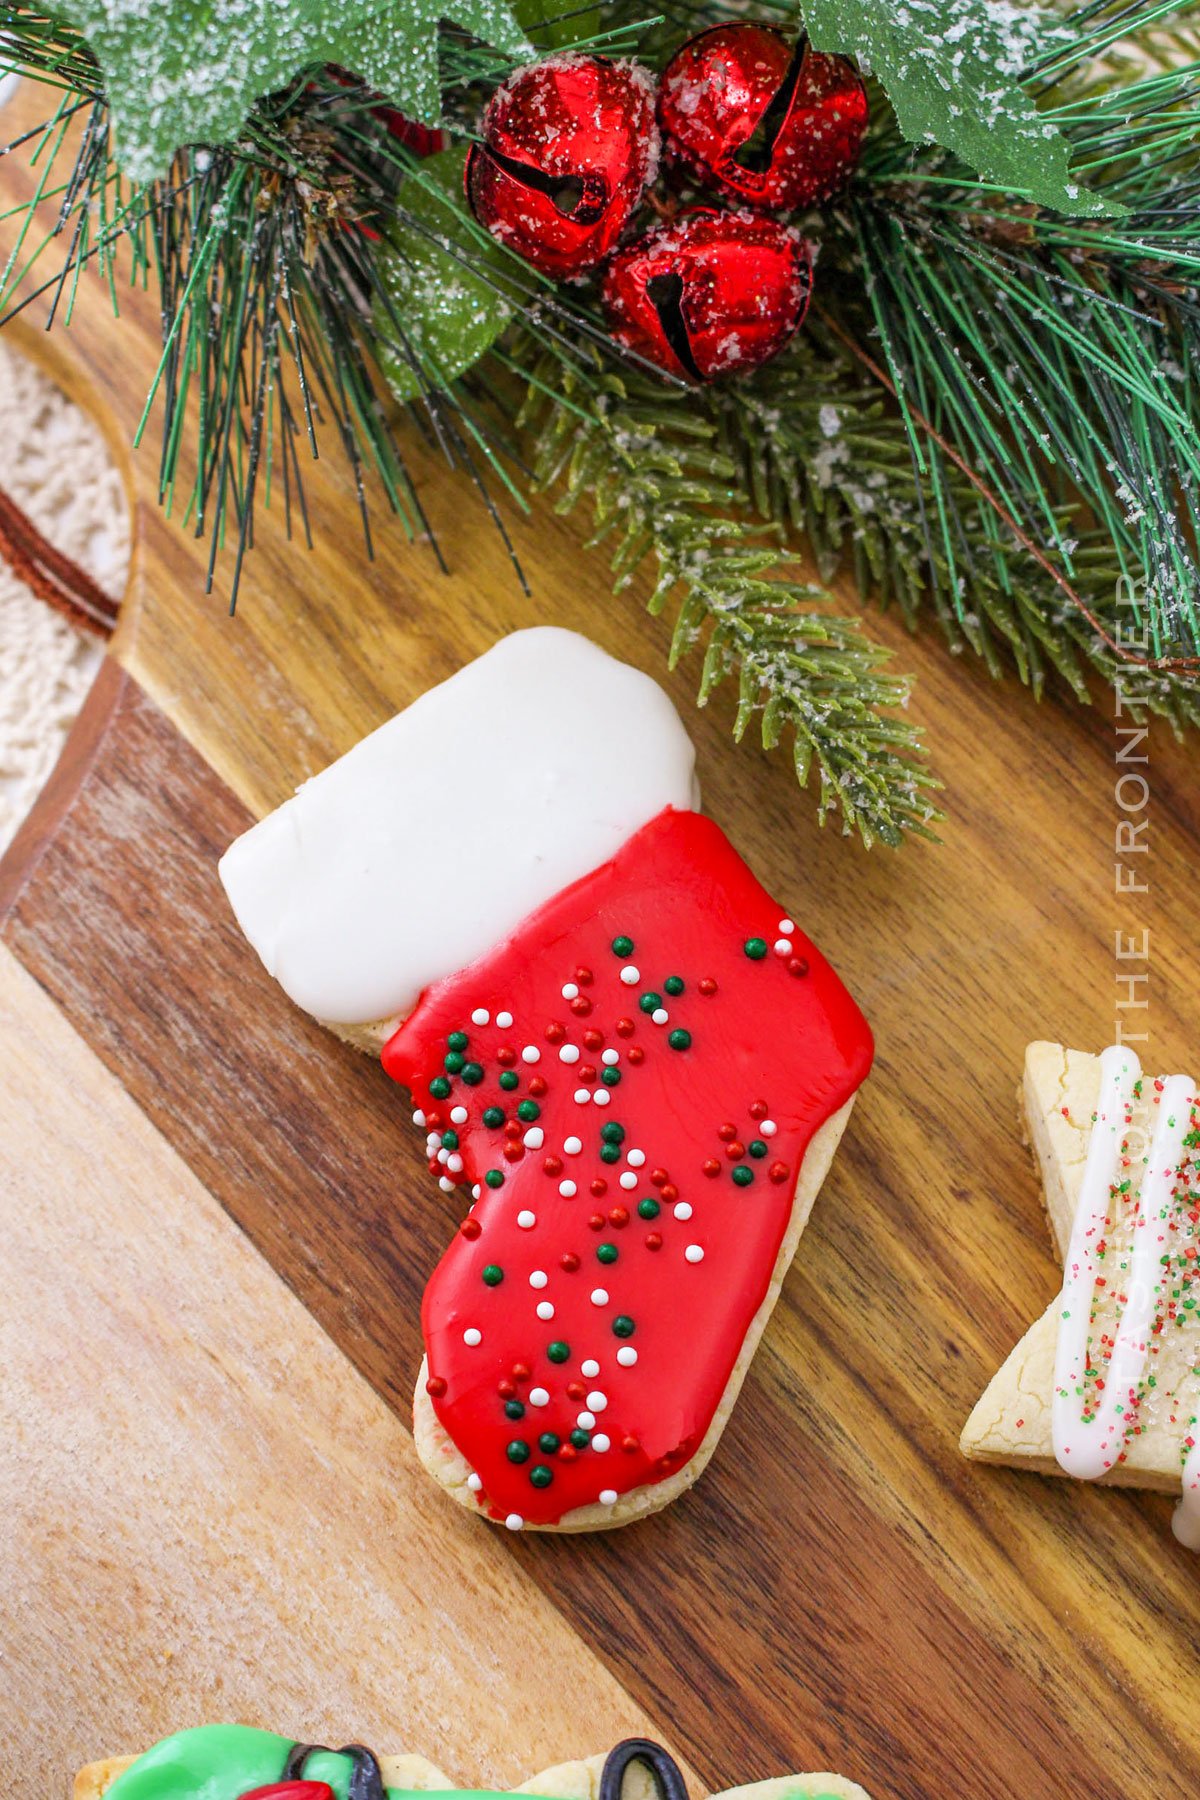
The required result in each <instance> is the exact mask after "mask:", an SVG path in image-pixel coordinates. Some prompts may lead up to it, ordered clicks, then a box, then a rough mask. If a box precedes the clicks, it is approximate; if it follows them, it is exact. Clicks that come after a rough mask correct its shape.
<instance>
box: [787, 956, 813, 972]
mask: <svg viewBox="0 0 1200 1800" xmlns="http://www.w3.org/2000/svg"><path fill="white" fill-rule="evenodd" d="M787 972H788V974H789V975H807V974H808V960H807V958H806V957H803V956H790V957H789V958H788V965H787Z"/></svg>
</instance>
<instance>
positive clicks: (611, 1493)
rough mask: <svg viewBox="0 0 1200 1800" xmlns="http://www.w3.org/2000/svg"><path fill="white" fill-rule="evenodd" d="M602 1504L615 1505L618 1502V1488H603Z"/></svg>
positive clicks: (601, 1492) (601, 1491)
mask: <svg viewBox="0 0 1200 1800" xmlns="http://www.w3.org/2000/svg"><path fill="white" fill-rule="evenodd" d="M600 1504H601V1506H615V1505H616V1504H617V1490H616V1488H601V1489H600Z"/></svg>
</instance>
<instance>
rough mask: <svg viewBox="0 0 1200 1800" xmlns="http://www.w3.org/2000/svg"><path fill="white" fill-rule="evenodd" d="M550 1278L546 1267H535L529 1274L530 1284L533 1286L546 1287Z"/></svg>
mask: <svg viewBox="0 0 1200 1800" xmlns="http://www.w3.org/2000/svg"><path fill="white" fill-rule="evenodd" d="M549 1280H550V1277H549V1276H548V1275H547V1273H546V1271H545V1269H534V1270H533V1271H532V1272H531V1273H530V1276H529V1285H530V1287H532V1288H544V1287H545V1286H546V1285H547V1283H548V1282H549Z"/></svg>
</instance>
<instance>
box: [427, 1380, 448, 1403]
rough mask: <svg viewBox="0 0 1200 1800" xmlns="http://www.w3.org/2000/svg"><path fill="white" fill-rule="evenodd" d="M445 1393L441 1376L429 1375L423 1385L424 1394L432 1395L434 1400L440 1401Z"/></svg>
mask: <svg viewBox="0 0 1200 1800" xmlns="http://www.w3.org/2000/svg"><path fill="white" fill-rule="evenodd" d="M445 1391H446V1379H445V1377H444V1376H443V1375H431V1376H430V1377H429V1380H428V1381H427V1382H426V1383H425V1392H426V1393H427V1394H432V1395H433V1397H434V1399H435V1400H440V1399H441V1397H442V1395H443V1394H444V1393H445Z"/></svg>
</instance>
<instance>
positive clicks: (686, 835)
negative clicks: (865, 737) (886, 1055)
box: [383, 809, 872, 1524]
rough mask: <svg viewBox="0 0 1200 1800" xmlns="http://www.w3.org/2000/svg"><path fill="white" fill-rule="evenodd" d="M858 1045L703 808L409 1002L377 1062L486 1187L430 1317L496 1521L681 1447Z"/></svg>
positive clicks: (533, 1516) (432, 1293)
mask: <svg viewBox="0 0 1200 1800" xmlns="http://www.w3.org/2000/svg"><path fill="white" fill-rule="evenodd" d="M785 928H786V929H785ZM680 983H681V984H682V986H680V985H679V984H680ZM564 990H565V991H564ZM582 994H586V998H587V999H588V1000H589V1001H590V1003H591V1004H590V1009H589V1010H588V1012H587V1013H586V1014H583V1015H582V1016H581V1014H582V1009H580V1008H576V1007H573V1005H572V1002H573V1001H575V1000H576V999H577V998H578V997H579V996H580V995H582ZM485 1013H486V1015H487V1019H486V1023H485V1022H483V1015H484V1014H485ZM664 1013H665V1014H666V1017H665V1018H663V1017H661V1015H662V1014H664ZM510 1014H511V1023H508V1022H507V1015H510ZM472 1015H475V1016H474V1017H473V1016H472ZM656 1015H658V1017H656ZM597 1034H599V1038H598V1037H597ZM585 1037H586V1045H585ZM871 1056H872V1042H871V1034H870V1031H869V1029H868V1026H867V1023H866V1020H865V1019H864V1018H863V1016H862V1014H861V1013H860V1011H859V1009H858V1007H857V1006H856V1005H855V1004H854V1002H853V1000H852V999H851V998H850V996H849V994H848V993H847V992H846V989H845V988H844V987H843V986H842V983H841V982H840V981H839V979H838V977H837V976H836V975H835V974H834V972H833V970H832V969H831V968H830V966H829V964H828V963H827V962H826V961H825V958H824V957H823V956H822V955H821V953H820V951H819V950H817V948H816V947H815V945H813V944H812V943H810V942H809V940H808V939H807V938H806V937H805V936H804V935H803V933H802V932H800V931H798V930H796V929H795V928H794V927H793V926H792V925H791V921H790V920H787V919H785V918H784V917H783V914H782V909H781V908H780V907H779V906H777V905H776V904H775V902H774V901H773V900H772V899H771V898H770V896H769V895H768V894H767V893H766V891H765V890H764V889H763V888H762V887H761V886H760V885H759V883H758V882H757V881H756V880H755V879H754V877H753V875H752V874H751V873H750V871H749V870H748V869H747V867H746V865H745V864H744V863H743V862H742V860H741V858H740V857H739V856H738V855H737V853H736V851H734V849H733V848H732V846H731V845H730V844H729V842H728V840H727V839H726V838H725V836H724V835H723V833H722V832H721V831H720V830H719V829H718V828H717V826H716V825H714V824H713V823H712V821H711V820H710V819H706V818H704V817H702V816H701V815H700V814H698V813H684V812H674V811H671V810H670V809H668V810H667V811H665V812H663V813H660V814H659V816H658V817H657V818H656V819H653V820H652V821H651V822H650V824H649V825H647V826H645V827H644V828H643V829H642V830H641V831H639V832H638V833H636V834H635V836H633V837H632V838H630V840H629V841H628V843H627V844H625V845H624V847H623V848H622V849H621V851H620V852H619V854H618V855H617V856H616V857H614V858H613V860H612V861H611V862H608V863H605V864H604V865H603V866H602V867H600V868H598V869H595V870H593V872H592V873H591V874H590V875H586V876H584V877H583V879H582V880H581V881H577V882H575V883H574V884H573V885H572V886H571V887H568V888H564V889H563V891H562V892H561V893H559V894H557V895H556V896H555V897H554V899H553V900H551V901H549V902H548V903H547V904H546V905H545V906H543V907H541V908H540V909H539V910H538V911H537V912H535V913H533V914H531V915H530V917H529V918H528V919H526V920H525V921H524V923H523V924H522V925H521V927H520V928H519V930H518V931H517V932H516V933H515V934H514V935H513V936H512V937H511V938H509V939H508V940H507V941H506V942H504V943H502V944H500V945H498V946H497V947H496V948H495V949H494V950H493V951H491V952H490V953H489V954H488V955H487V956H485V957H483V958H481V959H480V961H478V962H477V963H474V964H473V965H472V966H471V967H470V968H468V969H464V970H462V971H460V972H459V973H458V974H456V975H454V976H452V977H450V978H449V979H448V980H446V981H443V982H439V983H438V984H437V985H436V986H434V987H431V988H429V989H427V990H426V992H425V993H424V994H423V995H422V996H421V999H420V1001H419V1003H418V1005H417V1007H416V1009H415V1011H414V1012H413V1013H412V1015H411V1017H410V1018H409V1019H408V1020H406V1022H405V1023H404V1024H403V1025H402V1026H401V1027H400V1029H399V1030H398V1031H397V1032H396V1033H395V1035H394V1036H393V1037H392V1038H391V1040H390V1041H389V1043H388V1044H387V1046H386V1047H385V1049H384V1052H383V1066H384V1068H385V1069H386V1070H387V1072H388V1074H389V1075H391V1076H393V1077H394V1078H395V1079H396V1080H397V1081H402V1082H404V1083H405V1084H406V1085H407V1086H408V1087H409V1088H410V1089H411V1090H412V1093H413V1098H414V1102H415V1104H416V1105H417V1107H418V1108H419V1109H421V1111H423V1113H424V1115H425V1119H426V1125H427V1128H429V1129H430V1130H431V1131H432V1133H433V1136H434V1137H437V1138H441V1139H442V1141H440V1142H436V1143H431V1145H430V1149H431V1154H432V1156H433V1158H434V1162H433V1166H434V1167H436V1168H437V1170H438V1173H439V1175H440V1176H441V1177H442V1179H443V1180H446V1181H449V1182H451V1183H453V1184H454V1186H455V1187H456V1188H460V1189H461V1191H462V1197H463V1200H464V1202H466V1203H470V1202H471V1199H472V1188H473V1187H474V1186H476V1185H477V1186H478V1190H479V1192H478V1198H477V1199H476V1200H475V1202H474V1205H473V1207H471V1209H470V1211H469V1215H468V1216H469V1219H470V1223H471V1228H472V1229H471V1231H469V1232H460V1233H456V1235H455V1237H454V1239H453V1241H452V1243H451V1245H450V1248H449V1249H448V1250H447V1251H446V1253H445V1255H444V1256H443V1257H442V1260H441V1262H440V1263H439V1264H438V1267H437V1269H436V1270H435V1271H434V1274H433V1277H432V1279H431V1281H430V1283H429V1286H428V1288H427V1289H426V1292H425V1299H424V1304H423V1307H422V1322H423V1326H424V1333H425V1344H426V1349H427V1352H428V1358H429V1381H428V1391H429V1394H430V1397H431V1400H432V1403H433V1406H434V1409H435V1411H436V1413H437V1416H438V1418H439V1420H440V1421H441V1423H442V1425H443V1426H444V1427H445V1429H446V1431H447V1432H448V1434H449V1435H450V1437H451V1438H452V1439H453V1441H454V1443H455V1444H456V1445H457V1446H458V1448H459V1450H460V1451H461V1452H462V1454H463V1456H464V1457H465V1458H466V1460H467V1462H468V1463H469V1465H470V1467H471V1469H472V1470H473V1471H474V1472H475V1474H476V1475H477V1476H478V1479H479V1483H480V1486H479V1488H478V1498H479V1502H480V1504H481V1505H482V1506H483V1507H484V1508H486V1510H487V1511H488V1512H489V1513H490V1514H491V1515H492V1516H493V1517H495V1518H511V1519H512V1520H513V1521H514V1522H515V1521H516V1520H517V1519H520V1520H522V1521H525V1522H528V1523H530V1524H552V1523H554V1522H556V1521H557V1520H559V1519H561V1518H562V1517H563V1515H564V1514H565V1513H568V1512H570V1511H571V1510H572V1509H573V1508H575V1507H579V1506H586V1505H589V1504H593V1503H595V1502H596V1501H597V1500H598V1499H600V1497H601V1496H602V1495H604V1496H605V1497H606V1499H607V1500H608V1501H610V1502H611V1500H612V1498H613V1497H614V1496H617V1495H620V1494H624V1493H627V1492H628V1491H629V1490H630V1489H631V1488H636V1487H641V1486H643V1485H645V1484H647V1483H653V1482H657V1481H661V1480H663V1479H664V1478H665V1477H666V1476H668V1475H671V1474H674V1473H675V1472H676V1471H677V1470H678V1469H680V1468H682V1467H683V1465H684V1464H685V1463H687V1462H688V1461H689V1460H690V1458H691V1457H692V1456H693V1455H694V1454H695V1452H696V1451H697V1449H698V1448H699V1447H700V1444H701V1443H702V1441H703V1439H704V1436H705V1433H706V1432H707V1430H708V1427H709V1425H710V1424H711V1422H712V1418H713V1414H714V1413H715V1411H716V1408H717V1405H718V1403H719V1401H720V1399H721V1395H722V1393H723V1391H724V1389H725V1386H726V1384H727V1382H728V1380H729V1377H730V1375H731V1373H732V1371H733V1367H734V1364H735V1363H736V1361H737V1358H738V1355H739V1352H740V1350H741V1347H742V1341H743V1339H744V1337H745V1335H746V1332H747V1330H748V1329H749V1326H750V1323H751V1321H752V1319H753V1317H754V1314H755V1312H756V1311H757V1309H758V1307H759V1305H760V1304H761V1302H762V1300H763V1298H764V1296H765V1295H766V1291H767V1288H768V1285H769V1283H770V1279H771V1272H772V1269H773V1267H774V1264H775V1258H776V1256H777V1254H778V1251H779V1246H780V1243H781V1241H782V1239H783V1235H784V1232H785V1230H786V1228H787V1224H788V1221H789V1218H790V1216H791V1204H792V1193H793V1189H794V1186H795V1180H796V1171H797V1169H798V1167H799V1165H800V1162H801V1160H802V1158H803V1155H804V1152H805V1150H806V1148H807V1146H808V1143H809V1140H810V1139H811V1137H812V1136H813V1133H814V1132H815V1131H816V1130H817V1129H818V1127H819V1126H820V1125H822V1124H823V1123H824V1122H825V1120H826V1119H828V1118H829V1117H830V1115H831V1114H832V1113H834V1112H836V1111H837V1109H838V1108H839V1107H840V1106H842V1105H843V1104H844V1103H845V1102H846V1101H847V1100H848V1099H849V1098H850V1096H851V1095H852V1094H853V1093H854V1091H855V1089H856V1088H857V1087H858V1086H859V1084H860V1083H861V1082H862V1081H863V1079H864V1077H865V1076H866V1074H867V1071H868V1069H869V1068H870V1064H871ZM535 1092H536V1094H537V1095H538V1096H539V1097H538V1098H537V1099H534V1098H533V1094H534V1093H535ZM584 1096H586V1097H584ZM522 1103H524V1104H522ZM463 1109H465V1111H466V1117H465V1118H463V1117H462V1110H463ZM485 1114H486V1115H487V1117H486V1121H485ZM447 1132H448V1133H449V1134H450V1137H449V1143H448V1144H447V1142H446V1141H445V1139H444V1138H443V1137H442V1134H444V1133H447ZM539 1134H540V1136H539ZM577 1144H578V1148H577V1147H576V1145H577ZM460 1162H461V1166H459V1164H460ZM564 1185H565V1189H566V1191H564ZM572 1189H573V1191H572ZM464 1211H467V1206H466V1205H464ZM476 1226H477V1227H478V1231H477V1232H476V1231H475V1230H474V1228H475V1227H476ZM539 1309H540V1310H539Z"/></svg>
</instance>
